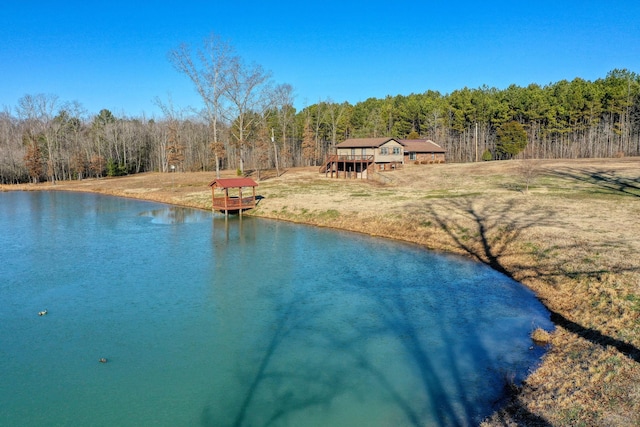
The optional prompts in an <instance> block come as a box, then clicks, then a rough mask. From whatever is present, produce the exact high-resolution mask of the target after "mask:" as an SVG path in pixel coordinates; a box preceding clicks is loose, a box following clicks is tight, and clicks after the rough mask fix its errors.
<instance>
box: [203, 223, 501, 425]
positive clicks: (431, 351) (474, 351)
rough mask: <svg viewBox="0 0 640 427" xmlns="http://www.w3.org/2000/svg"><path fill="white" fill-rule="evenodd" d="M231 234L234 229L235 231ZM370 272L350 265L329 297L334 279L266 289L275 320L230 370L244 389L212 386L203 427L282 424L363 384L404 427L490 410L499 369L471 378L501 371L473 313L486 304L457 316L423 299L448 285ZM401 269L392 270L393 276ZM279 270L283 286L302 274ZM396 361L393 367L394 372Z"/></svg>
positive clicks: (458, 421)
mask: <svg viewBox="0 0 640 427" xmlns="http://www.w3.org/2000/svg"><path fill="white" fill-rule="evenodd" d="M225 226H226V227H228V226H229V225H228V224H227V223H225ZM236 226H237V224H234V225H233V226H232V228H234V227H236ZM225 233H230V234H231V235H234V231H233V230H232V231H230V232H229V231H228V229H227V231H225ZM281 256H283V257H286V254H281ZM222 258H224V257H222ZM216 259H218V257H216ZM385 268H386V269H388V268H389V266H387V267H385ZM391 268H393V267H391ZM368 273H369V275H367V276H365V275H364V271H358V270H354V271H350V272H349V277H350V280H349V282H348V283H344V284H341V285H340V286H341V289H342V290H341V291H340V292H336V293H335V294H334V295H333V298H327V297H326V293H327V292H329V293H330V292H332V291H331V290H330V289H332V288H331V286H336V287H337V284H329V285H327V284H326V283H324V284H323V281H322V280H310V281H309V282H308V283H306V284H305V286H306V287H295V286H293V287H287V286H283V288H278V289H273V288H269V287H263V288H261V289H260V292H261V293H262V294H263V295H262V296H263V297H265V299H266V301H268V306H269V308H268V311H269V313H270V315H271V320H270V321H269V322H267V325H266V326H263V327H261V329H260V330H256V331H254V334H255V337H256V338H255V342H254V343H253V344H252V345H253V347H254V348H257V349H259V351H258V352H257V354H258V355H256V356H249V355H247V354H245V355H242V358H241V359H239V360H237V363H236V365H235V368H234V373H233V374H234V375H235V378H236V379H237V384H235V386H234V387H238V388H237V389H234V390H226V391H225V392H224V394H223V395H222V394H221V391H220V390H216V392H215V393H214V394H213V395H212V397H211V400H210V401H209V402H208V404H207V405H206V406H205V407H204V409H203V411H202V414H201V422H202V425H204V426H214V425H215V426H238V427H239V426H245V425H259V426H269V425H279V423H280V422H284V420H286V419H289V420H291V419H295V417H296V416H297V415H299V413H300V411H305V410H308V411H312V412H314V413H317V414H321V413H322V412H323V411H329V409H330V408H335V407H336V406H339V405H340V403H341V402H343V401H344V400H343V399H345V397H346V399H347V400H349V399H352V398H355V399H357V398H358V397H357V395H358V393H362V392H363V390H366V393H367V394H369V395H370V396H362V400H367V399H369V398H372V399H374V400H375V399H378V400H380V401H384V405H387V406H389V405H392V406H394V407H395V408H396V410H395V412H396V416H397V417H400V418H401V420H397V419H396V420H394V423H396V424H398V425H414V426H421V425H427V424H428V425H438V426H448V425H474V424H477V423H478V422H479V419H478V417H479V416H481V415H486V411H487V409H489V407H490V405H491V403H492V401H494V400H497V399H498V398H499V397H500V396H499V392H500V386H499V385H498V383H500V382H501V381H502V380H503V379H504V376H501V375H500V374H501V373H500V372H496V371H493V372H484V373H483V374H480V377H482V380H483V381H486V382H485V383H483V382H482V381H479V378H476V379H470V378H468V377H467V375H468V372H478V371H482V370H486V369H487V368H488V369H489V370H491V369H493V367H495V369H500V367H499V366H498V365H491V363H489V365H487V363H486V360H488V359H491V357H492V355H491V354H489V353H491V352H490V351H488V349H487V348H486V344H485V343H484V342H483V339H482V337H480V336H479V335H477V334H475V332H474V331H475V327H476V326H478V325H474V316H475V315H477V314H478V312H479V311H481V310H482V308H481V307H475V308H474V306H473V305H471V306H470V305H469V304H468V303H462V304H461V305H460V308H459V310H454V312H451V311H450V309H451V307H445V306H444V305H443V304H441V303H440V301H438V300H437V299H438V297H436V298H435V299H430V298H426V297H424V295H423V294H422V292H421V287H423V286H433V287H442V290H440V291H439V292H436V295H439V296H442V297H443V298H445V297H446V296H445V295H444V294H446V293H447V292H448V291H447V290H446V287H447V286H449V284H443V283H427V284H425V283H417V282H419V281H420V279H416V283H415V286H414V285H412V284H411V283H410V282H409V283H392V282H386V283H385V282H375V281H374V282H373V283H372V280H371V278H370V275H373V276H375V275H376V273H377V272H376V271H369V272H368ZM405 273H406V272H404V271H397V272H392V273H391V274H387V277H394V276H401V275H403V274H405ZM281 274H282V277H281V278H280V280H281V281H282V283H283V284H288V283H289V282H288V281H291V280H296V279H295V278H294V277H292V276H291V275H290V274H291V271H288V270H283V272H282V273H281ZM324 280H325V281H326V280H328V278H325V279H324ZM321 294H322V295H323V296H322V297H319V295H321ZM358 301H366V303H365V304H363V303H359V302H358ZM454 306H455V305H454ZM416 313H429V319H430V321H431V323H429V324H428V327H430V328H435V329H437V330H439V331H441V332H440V334H439V336H437V337H435V338H432V339H431V341H429V342H427V340H426V339H425V334H424V333H423V332H422V331H421V329H422V328H424V327H427V325H425V318H424V317H422V316H416ZM327 319H329V321H328V320H327ZM434 322H435V323H434ZM452 322H453V323H462V324H463V325H468V329H467V333H468V336H467V339H466V341H464V343H461V342H460V341H457V340H456V339H455V338H456V337H455V334H456V333H457V332H456V329H455V328H453V327H452V326H451V323H452ZM373 343H382V344H377V345H378V346H385V345H388V346H390V347H394V346H396V347H397V348H398V351H397V354H396V353H393V355H394V360H389V359H388V357H387V358H386V359H384V358H383V359H379V358H378V355H377V353H376V351H377V350H380V347H376V348H372V347H371V346H372V345H374V344H373ZM462 345H464V348H461V346H462ZM300 349H304V351H303V352H301V351H300ZM382 350H384V348H382ZM443 361H446V363H445V362H443ZM390 363H391V364H393V365H397V366H393V367H391V369H390V366H389V364H390ZM463 365H464V366H463ZM500 366H505V365H504V364H503V365H500ZM404 370H409V371H410V372H411V375H412V376H413V378H412V381H414V382H415V384H416V387H414V388H412V389H411V390H408V389H407V387H406V386H404V385H403V384H401V383H399V381H398V377H403V378H404V375H405V374H406V372H402V371H404ZM397 374H400V375H399V376H398V375H397ZM484 374H486V375H484ZM483 375H484V376H483ZM241 384H243V386H241ZM483 387H486V390H487V391H486V393H485V394H484V395H483V393H482V391H481V390H482V388H483ZM372 396H373V397H372ZM482 398H484V399H485V400H484V401H479V399H480V400H482Z"/></svg>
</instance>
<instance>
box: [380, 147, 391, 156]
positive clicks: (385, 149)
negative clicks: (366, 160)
mask: <svg viewBox="0 0 640 427" xmlns="http://www.w3.org/2000/svg"><path fill="white" fill-rule="evenodd" d="M380 154H382V155H383V156H386V155H387V154H389V148H388V147H382V148H380Z"/></svg>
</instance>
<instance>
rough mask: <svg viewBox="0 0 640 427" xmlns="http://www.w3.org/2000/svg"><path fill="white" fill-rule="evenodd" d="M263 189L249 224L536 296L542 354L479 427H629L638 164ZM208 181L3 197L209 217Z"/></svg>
mask: <svg viewBox="0 0 640 427" xmlns="http://www.w3.org/2000/svg"><path fill="white" fill-rule="evenodd" d="M262 177H263V180H262V181H260V186H259V187H258V194H260V196H262V199H261V200H260V202H259V205H258V208H257V209H255V210H254V211H253V212H251V215H256V216H261V217H266V218H274V219H281V220H287V221H293V222H300V223H307V224H314V225H318V226H326V227H334V228H341V229H346V230H352V231H358V232H363V233H367V234H371V235H376V236H381V237H387V238H393V239H399V240H404V241H410V242H414V243H418V244H420V245H423V246H424V247H426V248H428V249H432V250H438V251H447V252H454V253H459V254H463V255H465V256H468V257H470V258H472V259H475V260H478V261H480V262H484V263H486V264H488V265H490V266H491V267H493V268H495V269H496V270H498V271H501V272H503V273H504V274H507V275H509V276H511V277H513V278H514V279H515V280H518V281H520V282H522V283H523V284H525V285H526V286H528V287H530V288H531V289H533V290H534V291H535V292H536V294H537V295H538V297H539V298H540V299H541V301H543V302H544V304H545V305H546V306H547V307H548V309H549V310H550V311H551V312H552V320H553V321H554V323H555V324H556V325H557V328H556V330H555V332H554V333H553V334H551V336H550V349H549V352H548V353H547V355H546V356H545V359H544V361H543V364H542V365H541V367H540V368H539V369H537V370H536V371H535V372H533V373H532V374H531V375H530V376H529V378H528V379H527V380H526V382H525V383H524V384H523V385H522V386H521V387H515V386H512V385H510V384H506V386H507V388H508V390H509V391H510V392H511V396H510V400H509V402H508V404H507V406H506V407H505V408H504V409H502V410H501V411H500V412H498V413H496V414H494V415H493V416H492V417H491V418H490V419H489V420H487V421H486V423H485V424H486V425H490V426H494V425H495V426H497V425H500V426H503V425H543V426H544V425H585V426H591V425H603V426H604V425H607V426H635V425H640V350H639V349H640V256H639V255H638V254H639V253H640V222H639V221H638V218H640V159H637V158H635V159H605V160H572V161H541V162H535V163H533V162H518V161H512V162H491V163H482V164H446V165H431V166H427V165H424V166H417V165H407V166H406V167H405V168H404V169H402V170H400V171H396V172H393V173H389V174H386V175H385V176H384V177H383V178H379V179H377V180H369V181H361V180H352V181H345V180H336V179H330V178H325V177H324V175H321V174H318V172H317V169H316V168H307V169H294V170H288V171H286V172H285V173H284V174H282V175H281V176H279V177H275V176H273V172H271V173H270V174H268V173H264V172H263V173H262ZM211 179H213V174H212V173H184V174H182V173H177V174H158V173H155V174H153V173H152V174H142V175H137V176H129V177H122V178H115V179H99V180H84V181H79V182H64V183H58V184H56V185H55V186H53V185H50V184H39V185H26V186H10V187H7V186H5V187H3V189H26V190H31V189H35V190H52V189H55V190H72V191H91V192H99V193H104V194H113V195H118V196H125V197H135V198H140V199H147V200H155V201H160V202H165V203H172V204H176V205H183V206H190V207H196V208H204V209H210V207H211V201H210V192H209V189H208V187H207V186H206V184H207V183H208V182H209V181H210V180H211ZM527 183H528V184H529V190H528V191H526V187H527ZM535 327H536V325H532V331H533V330H534V329H535Z"/></svg>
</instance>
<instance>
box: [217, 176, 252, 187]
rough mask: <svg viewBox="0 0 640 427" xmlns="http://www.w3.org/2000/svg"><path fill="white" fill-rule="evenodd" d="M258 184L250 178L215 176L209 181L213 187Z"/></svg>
mask: <svg viewBox="0 0 640 427" xmlns="http://www.w3.org/2000/svg"><path fill="white" fill-rule="evenodd" d="M257 186H258V184H257V183H256V182H255V181H254V180H252V179H251V178H217V179H214V180H213V181H211V182H210V183H209V187H213V188H222V189H224V188H242V187H257Z"/></svg>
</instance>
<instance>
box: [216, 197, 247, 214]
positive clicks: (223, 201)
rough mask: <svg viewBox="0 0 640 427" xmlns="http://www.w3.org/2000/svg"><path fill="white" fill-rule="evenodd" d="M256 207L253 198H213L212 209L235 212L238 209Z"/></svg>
mask: <svg viewBox="0 0 640 427" xmlns="http://www.w3.org/2000/svg"><path fill="white" fill-rule="evenodd" d="M255 207H256V200H255V199H254V198H253V197H243V198H242V199H240V198H238V197H229V198H225V197H214V198H213V209H215V210H229V211H237V210H240V209H251V208H255Z"/></svg>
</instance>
